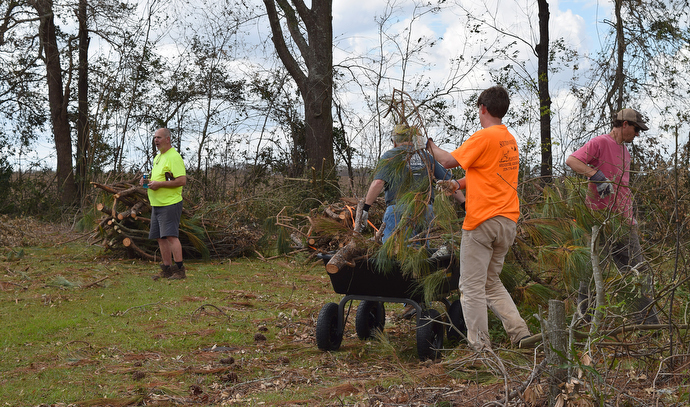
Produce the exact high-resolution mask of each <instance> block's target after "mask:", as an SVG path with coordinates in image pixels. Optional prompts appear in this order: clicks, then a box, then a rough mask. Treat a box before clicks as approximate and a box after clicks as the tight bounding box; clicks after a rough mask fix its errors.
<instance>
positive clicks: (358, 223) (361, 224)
mask: <svg viewBox="0 0 690 407" xmlns="http://www.w3.org/2000/svg"><path fill="white" fill-rule="evenodd" d="M367 220H369V211H368V210H366V211H362V216H359V217H357V218H356V219H355V225H354V229H355V232H357V233H361V232H362V231H363V230H364V229H366V228H367Z"/></svg>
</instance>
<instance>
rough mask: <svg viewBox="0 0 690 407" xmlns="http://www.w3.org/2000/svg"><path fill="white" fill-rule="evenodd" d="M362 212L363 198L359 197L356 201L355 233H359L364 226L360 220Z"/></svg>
mask: <svg viewBox="0 0 690 407" xmlns="http://www.w3.org/2000/svg"><path fill="white" fill-rule="evenodd" d="M362 212H364V199H360V200H359V202H357V210H355V223H354V229H355V232H357V233H361V232H362V229H364V227H365V226H366V225H364V224H362V223H363V222H362V221H361V220H360V219H362Z"/></svg>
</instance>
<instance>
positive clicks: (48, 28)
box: [32, 0, 77, 205]
mask: <svg viewBox="0 0 690 407" xmlns="http://www.w3.org/2000/svg"><path fill="white" fill-rule="evenodd" d="M32 5H33V7H34V8H35V9H36V11H37V12H38V15H39V18H40V26H39V37H40V39H41V47H42V48H43V55H44V56H45V64H46V78H47V81H48V102H49V104H50V119H51V123H52V125H53V137H54V139H55V152H56V154H57V180H58V190H59V193H60V201H61V203H62V204H65V205H68V204H71V203H73V202H74V199H75V197H76V196H77V188H76V184H75V183H74V173H73V172H72V137H71V129H70V125H69V119H68V117H67V104H68V102H69V82H70V80H69V77H68V80H67V86H65V91H64V93H63V83H62V68H61V66H60V50H59V48H58V43H57V35H56V30H55V21H54V15H53V2H52V0H34V1H32Z"/></svg>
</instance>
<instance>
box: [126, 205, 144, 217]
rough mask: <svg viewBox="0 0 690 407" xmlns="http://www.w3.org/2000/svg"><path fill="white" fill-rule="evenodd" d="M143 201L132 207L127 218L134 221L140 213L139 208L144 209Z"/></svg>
mask: <svg viewBox="0 0 690 407" xmlns="http://www.w3.org/2000/svg"><path fill="white" fill-rule="evenodd" d="M144 204H145V203H144V201H139V202H137V203H135V204H134V206H132V209H131V210H130V212H129V216H130V217H131V218H133V219H135V220H136V218H137V215H138V214H139V213H140V212H141V208H143V207H144Z"/></svg>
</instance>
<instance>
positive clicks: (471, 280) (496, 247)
mask: <svg viewBox="0 0 690 407" xmlns="http://www.w3.org/2000/svg"><path fill="white" fill-rule="evenodd" d="M516 229H517V225H516V223H515V222H513V221H512V220H510V219H508V218H505V217H502V216H496V217H494V218H491V219H488V220H486V221H484V222H483V223H482V224H481V225H479V226H478V227H477V228H476V229H474V230H463V231H462V241H461V244H460V245H461V246H460V293H461V297H460V300H461V302H462V311H463V314H464V317H465V324H466V325H467V340H468V342H469V344H470V346H472V347H473V348H474V349H475V350H477V351H479V350H481V349H483V348H491V339H490V338H489V315H488V311H487V307H489V308H491V311H493V313H494V314H496V316H498V317H499V318H500V319H501V322H503V327H504V328H505V330H506V333H508V336H509V337H510V340H511V341H512V342H513V343H517V342H519V341H520V339H522V338H524V337H525V336H528V335H530V332H529V328H527V323H525V320H524V319H522V317H521V316H520V313H519V312H518V309H517V307H516V306H515V302H513V298H512V297H511V296H510V294H509V293H508V290H506V288H505V287H504V286H503V283H502V282H501V279H500V278H499V275H500V274H501V270H502V269H503V261H504V259H505V256H506V254H507V253H508V250H509V249H510V246H511V244H512V243H513V240H514V239H515V234H516Z"/></svg>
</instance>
